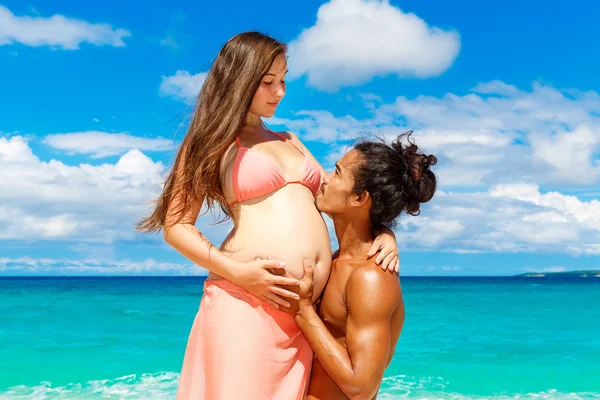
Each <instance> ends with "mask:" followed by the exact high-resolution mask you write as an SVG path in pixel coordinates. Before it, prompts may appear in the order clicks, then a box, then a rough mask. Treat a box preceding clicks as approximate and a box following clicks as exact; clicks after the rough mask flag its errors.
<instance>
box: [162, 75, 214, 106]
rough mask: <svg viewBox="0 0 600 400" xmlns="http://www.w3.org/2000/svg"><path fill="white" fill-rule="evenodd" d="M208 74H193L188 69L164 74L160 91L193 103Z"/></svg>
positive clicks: (164, 94) (165, 94)
mask: <svg viewBox="0 0 600 400" xmlns="http://www.w3.org/2000/svg"><path fill="white" fill-rule="evenodd" d="M207 75H208V73H207V72H199V73H197V74H194V75H192V74H190V73H189V72H188V71H182V70H180V71H177V72H176V73H175V75H172V76H163V77H162V81H161V83H160V88H159V90H158V91H159V93H160V94H161V95H163V96H170V97H174V98H176V99H178V100H182V101H185V102H187V103H193V102H194V101H195V99H196V97H198V94H199V93H200V89H201V88H202V85H203V84H204V81H205V80H206V77H207Z"/></svg>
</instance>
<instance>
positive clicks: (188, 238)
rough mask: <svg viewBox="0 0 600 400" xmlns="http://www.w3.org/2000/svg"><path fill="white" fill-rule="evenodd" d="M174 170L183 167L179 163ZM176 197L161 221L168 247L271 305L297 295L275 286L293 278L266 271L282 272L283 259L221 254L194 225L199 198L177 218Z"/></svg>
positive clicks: (295, 282) (200, 203)
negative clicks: (242, 258) (234, 257)
mask: <svg viewBox="0 0 600 400" xmlns="http://www.w3.org/2000/svg"><path fill="white" fill-rule="evenodd" d="M183 159H185V158H184V157H182V160H183ZM178 170H179V171H183V167H181V166H180V167H179V168H178ZM179 176H181V175H179ZM178 183H179V182H176V184H178ZM180 201H181V199H180V198H178V197H177V196H176V197H174V198H173V199H171V202H170V204H169V208H168V210H167V215H166V217H165V221H164V227H163V237H164V239H165V241H166V242H167V243H168V244H169V245H171V247H173V248H174V249H175V250H177V251H178V252H179V253H180V254H182V255H183V256H184V257H186V258H187V259H189V260H190V261H192V262H194V263H195V264H197V265H200V266H202V267H204V268H206V269H207V270H209V271H210V272H213V273H215V274H217V275H219V276H222V277H223V278H225V279H228V280H230V281H232V282H234V283H236V284H238V285H240V286H242V287H243V288H245V289H246V290H248V291H249V292H250V293H253V294H254V295H256V296H258V297H260V298H261V299H263V300H265V301H267V302H268V303H270V304H271V305H273V306H275V307H278V305H288V304H289V303H288V302H287V301H286V300H284V299H283V298H282V297H288V298H294V299H295V298H297V297H298V295H297V294H296V293H293V292H291V291H289V290H285V289H283V288H281V287H280V286H278V285H298V282H299V281H298V280H297V279H294V278H290V277H286V276H280V274H273V273H271V272H269V270H270V269H272V270H274V271H275V272H281V275H285V263H283V262H279V261H275V260H261V261H251V262H246V263H241V262H237V261H234V260H232V259H231V258H229V257H227V256H225V255H224V254H223V253H222V252H221V251H219V249H217V248H216V247H215V246H213V244H212V243H211V242H210V241H209V240H208V239H207V238H206V237H205V236H204V235H203V234H202V233H201V232H200V231H199V230H198V229H197V228H196V226H195V224H196V220H197V218H198V214H199V213H200V208H201V206H202V201H196V202H194V203H193V204H192V206H191V207H190V209H189V210H187V212H186V213H185V214H183V216H182V218H181V219H180V220H179V221H177V218H176V213H175V211H174V210H177V209H178V206H179V204H180Z"/></svg>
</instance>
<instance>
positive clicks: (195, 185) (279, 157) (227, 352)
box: [137, 32, 397, 400]
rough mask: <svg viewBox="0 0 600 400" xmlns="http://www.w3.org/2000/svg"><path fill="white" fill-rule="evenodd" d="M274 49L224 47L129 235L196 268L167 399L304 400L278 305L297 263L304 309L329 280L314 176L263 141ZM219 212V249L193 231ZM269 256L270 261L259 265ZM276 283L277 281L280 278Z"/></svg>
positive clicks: (289, 150) (306, 159)
mask: <svg viewBox="0 0 600 400" xmlns="http://www.w3.org/2000/svg"><path fill="white" fill-rule="evenodd" d="M285 51H286V47H285V45H284V44H281V43H279V42H278V41H276V40H274V39H272V38H270V37H268V36H265V35H263V34H260V33H257V32H246V33H242V34H239V35H237V36H235V37H233V38H232V39H230V40H229V41H228V42H227V43H226V44H225V45H224V46H223V48H222V49H221V50H220V52H219V54H218V56H217V58H216V59H215V61H214V63H213V65H212V68H211V70H210V72H209V73H208V76H207V78H206V81H205V83H204V85H203V86H202V90H201V91H200V94H199V97H198V101H197V104H196V109H195V112H194V116H193V119H192V121H191V124H190V127H189V129H188V132H187V133H186V135H185V137H184V139H183V142H182V143H181V146H180V148H179V150H178V152H177V157H176V159H175V164H174V166H173V169H172V170H171V172H170V174H169V176H168V177H167V180H166V182H165V186H164V189H163V192H162V194H161V196H160V197H159V198H158V200H157V202H156V206H155V208H154V212H153V213H152V215H150V216H149V217H148V218H146V219H144V220H143V221H141V222H140V223H139V224H138V226H137V227H138V229H140V230H142V231H147V232H151V231H157V230H159V229H163V233H164V238H165V240H166V241H167V243H169V244H170V245H171V246H172V247H173V248H175V249H176V250H177V251H178V252H179V253H181V254H182V255H184V256H185V257H187V258H188V259H190V260H191V261H193V262H194V263H196V264H198V265H200V266H202V267H204V268H206V269H207V270H208V271H209V272H210V273H209V276H208V278H207V280H206V282H205V287H204V295H203V298H202V301H201V304H200V310H199V311H198V314H197V315H196V318H195V320H194V324H193V327H192V331H191V333H190V337H189V341H188V345H187V349H186V353H185V359H184V363H183V368H182V372H181V377H180V381H179V387H178V391H177V399H178V400H183V399H196V400H200V399H206V400H211V399H250V400H267V399H286V400H287V399H303V398H304V397H305V395H306V390H307V387H308V380H309V377H310V368H311V364H312V356H313V354H312V350H311V349H310V347H309V345H308V344H307V342H306V339H305V338H304V336H303V335H302V333H301V331H300V330H299V328H298V326H297V325H296V323H295V322H294V319H293V318H292V317H291V316H290V315H288V314H287V313H286V312H285V311H283V310H280V309H279V305H282V306H287V305H288V304H289V303H288V302H287V300H286V298H297V295H296V293H294V292H292V291H290V290H286V289H285V288H284V287H283V286H288V287H289V286H294V285H297V284H298V279H300V278H301V277H302V274H303V260H304V259H305V258H308V259H309V260H311V261H312V262H313V265H315V266H316V267H315V272H314V294H315V295H314V297H315V298H314V299H313V301H314V300H316V299H317V298H318V297H319V295H320V294H321V292H322V291H323V288H324V286H325V284H326V283H327V279H328V276H329V272H330V265H331V248H330V244H329V235H328V232H327V227H326V225H325V222H324V221H323V218H322V216H321V214H320V213H319V212H318V211H317V209H316V207H315V201H314V195H315V193H316V192H317V191H318V190H319V188H320V186H321V177H322V176H323V175H324V171H323V168H322V167H321V166H320V165H319V163H318V162H317V161H316V159H315V158H314V157H313V156H312V155H311V154H310V152H309V151H308V150H307V149H306V147H305V146H304V145H303V144H302V143H301V142H300V141H299V140H298V138H297V137H296V136H294V135H292V134H291V133H287V132H285V133H276V132H273V131H271V130H269V129H268V128H267V127H266V126H265V125H264V124H263V123H262V119H261V118H262V117H267V118H268V117H271V116H273V115H274V113H275V109H276V108H277V105H278V104H279V102H280V101H281V100H282V98H283V96H284V94H285V81H284V78H285V74H286V73H287V62H286V57H285ZM204 202H206V204H207V206H208V207H213V206H215V205H218V206H220V208H221V209H222V210H223V212H224V213H225V214H226V215H227V216H228V217H230V218H231V219H232V220H233V223H234V227H233V229H232V231H231V232H230V233H229V235H228V236H227V238H226V239H225V241H224V242H223V243H222V245H221V246H220V248H219V249H217V248H215V247H214V246H213V245H212V244H211V243H210V242H209V241H208V240H207V239H206V238H205V237H204V236H203V235H202V234H201V233H200V232H199V231H198V230H197V229H196V228H195V226H194V224H195V223H196V219H197V217H198V214H199V212H200V209H201V207H202V204H203V203H204ZM378 250H379V254H378V256H377V257H378V260H379V261H382V263H381V264H382V268H388V266H389V268H390V269H397V249H396V243H395V237H394V236H393V234H392V233H391V232H390V231H387V232H385V233H383V234H381V235H380V236H379V237H378V239H377V244H376V245H374V247H373V248H372V250H371V254H369V255H367V254H365V258H366V257H367V256H372V255H373V254H374V253H376V251H378ZM269 256H271V257H272V258H273V259H274V260H268V261H261V260H258V259H259V258H263V259H266V258H267V257H269ZM284 275H285V276H284Z"/></svg>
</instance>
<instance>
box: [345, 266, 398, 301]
mask: <svg viewBox="0 0 600 400" xmlns="http://www.w3.org/2000/svg"><path fill="white" fill-rule="evenodd" d="M346 299H347V300H348V303H349V305H350V304H352V303H354V304H357V303H368V304H370V305H371V306H374V307H377V308H379V309H381V311H384V310H388V311H390V312H392V311H393V310H395V309H396V308H397V307H398V306H401V305H402V288H401V286H400V279H399V277H398V274H396V273H393V272H390V271H384V270H382V269H381V267H380V266H379V265H377V264H376V263H375V261H374V260H366V261H365V262H364V263H363V264H361V265H359V266H357V267H355V268H354V270H353V271H352V273H351V274H350V277H349V278H348V283H347V285H346Z"/></svg>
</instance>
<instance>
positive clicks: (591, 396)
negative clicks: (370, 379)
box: [377, 375, 600, 400]
mask: <svg viewBox="0 0 600 400" xmlns="http://www.w3.org/2000/svg"><path fill="white" fill-rule="evenodd" d="M448 384H449V382H447V381H445V380H444V379H443V378H441V377H422V378H414V377H408V376H406V375H395V376H390V377H386V378H384V379H383V382H382V385H381V390H380V392H379V395H378V396H377V399H378V400H397V399H421V400H484V399H494V400H513V399H515V400H516V399H518V400H530V399H531V400H533V399H535V400H600V392H578V393H565V392H559V391H557V390H554V389H549V390H547V391H544V392H536V393H496V394H489V395H466V394H462V393H452V392H447V391H445V390H444V389H445V388H446V387H447V385H448Z"/></svg>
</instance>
